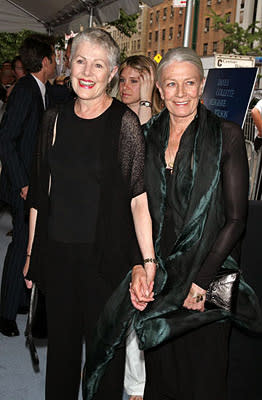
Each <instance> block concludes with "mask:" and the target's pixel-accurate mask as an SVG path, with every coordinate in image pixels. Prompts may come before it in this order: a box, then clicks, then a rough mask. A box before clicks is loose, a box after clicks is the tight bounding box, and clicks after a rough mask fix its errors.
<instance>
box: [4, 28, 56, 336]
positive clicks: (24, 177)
mask: <svg viewBox="0 0 262 400" xmlns="http://www.w3.org/2000/svg"><path fill="white" fill-rule="evenodd" d="M20 56H21V60H22V63H23V65H24V67H25V69H26V71H27V72H28V74H27V75H26V76H25V77H23V78H21V79H20V80H19V81H18V82H17V84H16V85H15V87H14V89H13V91H12V93H11V95H10V97H9V100H8V103H7V107H6V112H5V114H4V116H3V119H2V122H1V125H0V159H1V161H2V173H1V178H0V198H1V199H2V200H3V201H5V202H6V203H7V204H9V205H10V207H11V213H12V218H13V237H12V242H11V243H10V245H9V246H8V249H7V253H6V257H5V262H4V268H3V276H2V285H1V301H0V332H1V333H2V334H4V335H6V336H17V335H19V331H18V328H17V325H16V321H15V320H16V315H17V313H18V311H19V308H21V307H24V306H26V305H28V299H27V298H26V288H25V285H24V279H23V267H24V264H25V260H26V257H27V256H28V257H29V256H30V255H29V254H28V255H27V254H26V248H27V240H28V217H26V216H25V212H24V202H25V200H26V196H27V191H28V185H29V175H30V169H31V163H32V156H33V152H34V148H35V145H36V140H37V131H38V127H39V123H40V121H41V117H42V114H43V112H44V110H45V108H46V106H47V100H46V93H45V92H46V87H45V84H46V82H47V80H48V79H50V78H52V77H53V76H54V74H55V67H56V61H55V53H54V47H53V44H52V43H51V41H50V40H49V38H48V37H47V36H45V35H40V34H34V35H32V36H30V37H28V38H27V39H25V41H24V43H23V44H22V46H21V49H20Z"/></svg>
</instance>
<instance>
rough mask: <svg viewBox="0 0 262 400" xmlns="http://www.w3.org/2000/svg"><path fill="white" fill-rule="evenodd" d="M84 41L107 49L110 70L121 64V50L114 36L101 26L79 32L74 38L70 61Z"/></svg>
mask: <svg viewBox="0 0 262 400" xmlns="http://www.w3.org/2000/svg"><path fill="white" fill-rule="evenodd" d="M82 42H89V43H91V44H95V45H98V46H101V47H102V48H104V49H105V50H106V51H107V54H108V61H109V66H110V70H111V71H112V70H113V68H114V67H116V66H119V64H120V50H119V46H118V44H117V43H116V42H115V40H114V39H113V38H112V36H111V35H110V34H109V33H108V32H106V31H105V30H104V29H101V28H88V29H87V30H86V31H84V32H80V33H78V35H76V36H75V37H74V39H73V43H72V49H71V55H70V61H71V60H72V58H73V57H74V54H75V52H76V49H77V47H78V46H79V44H80V43H82Z"/></svg>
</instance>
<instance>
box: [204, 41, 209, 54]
mask: <svg viewBox="0 0 262 400" xmlns="http://www.w3.org/2000/svg"><path fill="white" fill-rule="evenodd" d="M207 50H208V43H204V45H203V56H207Z"/></svg>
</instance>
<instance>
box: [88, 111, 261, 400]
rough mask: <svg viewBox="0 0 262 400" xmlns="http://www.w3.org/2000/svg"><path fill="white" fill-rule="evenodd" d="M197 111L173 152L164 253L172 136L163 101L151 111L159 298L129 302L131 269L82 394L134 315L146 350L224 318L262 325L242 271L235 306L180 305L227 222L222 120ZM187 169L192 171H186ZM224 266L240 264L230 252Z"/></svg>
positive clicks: (104, 321)
mask: <svg viewBox="0 0 262 400" xmlns="http://www.w3.org/2000/svg"><path fill="white" fill-rule="evenodd" d="M197 119H198V120H197V123H196V125H195V126H196V127H197V129H196V130H195V129H190V128H189V129H188V130H187V131H186V132H185V133H184V134H183V136H182V139H181V143H180V147H179V151H178V153H177V156H176V163H175V166H174V173H173V174H174V176H173V181H172V182H173V183H172V185H173V186H172V195H173V197H174V199H173V201H174V204H176V208H177V210H179V211H177V210H176V212H179V213H180V215H182V218H181V221H182V222H181V223H178V226H176V227H175V230H176V237H177V239H176V242H175V243H174V246H173V250H172V253H171V255H170V256H169V257H168V258H167V259H164V258H163V256H162V254H161V249H160V247H161V246H160V243H161V231H162V228H163V221H164V216H165V204H166V195H167V193H166V189H167V188H166V177H165V166H166V164H165V150H166V147H167V144H168V138H169V113H168V111H167V110H166V109H165V110H164V111H163V112H162V113H160V114H159V115H157V116H155V117H153V118H152V120H151V121H150V122H149V124H148V125H147V127H146V132H145V134H146V143H147V148H146V164H145V180H146V188H147V193H148V199H149V208H150V213H151V217H152V222H153V236H154V243H155V252H156V257H157V259H158V261H159V269H158V270H157V274H156V278H155V287H154V291H155V301H154V302H152V303H149V305H148V306H147V308H146V309H145V310H144V311H143V312H139V311H136V310H135V309H134V308H133V307H132V305H131V302H130V300H129V291H128V289H129V283H130V280H131V272H129V274H128V275H127V276H126V278H125V279H124V281H123V282H122V283H121V285H120V286H119V287H118V288H117V290H116V291H115V292H114V294H113V295H112V296H111V298H110V299H109V301H108V303H107V304H106V307H105V309H104V312H103V314H102V315H101V316H100V320H99V323H98V326H97V333H96V337H95V340H94V346H93V350H92V353H90V354H88V355H87V363H86V366H85V371H84V379H83V398H84V400H91V399H92V398H93V396H94V394H95V392H96V390H97V387H98V384H99V381H100V378H101V377H102V375H103V372H104V370H105V367H106V364H107V363H108V362H109V361H110V360H111V359H112V357H113V356H114V352H115V350H116V349H117V348H118V347H119V346H120V345H121V344H124V339H125V335H126V332H127V329H128V327H129V325H130V323H133V326H134V328H135V330H136V332H137V335H138V337H139V341H140V348H141V349H144V350H145V349H149V348H151V347H154V346H156V345H158V344H160V343H162V342H163V341H165V340H167V339H170V338H172V337H175V336H179V335H181V334H183V333H185V332H188V331H190V330H192V329H195V328H197V327H200V326H202V325H205V324H209V323H211V322H215V321H219V320H225V319H227V318H230V319H231V320H232V321H233V322H234V323H236V324H237V325H238V326H240V327H242V328H244V329H247V330H249V331H252V332H256V333H261V332H262V318H261V310H260V306H259V302H258V299H257V298H256V296H255V294H254V292H253V290H252V289H251V288H250V287H249V286H248V285H247V284H246V283H245V282H244V281H243V279H242V278H241V280H240V286H239V294H238V299H237V304H236V310H235V312H234V314H232V313H229V312H227V311H223V310H219V309H216V310H208V311H205V312H203V313H200V312H197V311H190V310H187V309H185V308H183V307H182V305H183V302H184V299H185V298H186V296H187V294H188V292H189V289H190V287H191V284H192V282H194V279H195V277H196V275H197V273H198V271H199V269H200V268H201V265H202V264H203V262H204V260H205V259H206V257H207V255H208V254H209V252H210V250H211V248H212V245H213V243H214V242H215V239H216V237H217V235H218V232H219V231H220V230H221V228H222V227H223V225H224V223H225V216H224V208H223V197H222V186H221V179H220V162H221V155H222V132H221V124H220V120H219V118H217V117H216V116H215V115H214V114H212V113H211V112H209V111H208V110H207V109H206V108H205V107H204V106H199V108H198V117H197ZM189 174H191V175H190V176H191V179H187V177H188V176H189ZM175 220H176V219H175ZM223 267H225V268H229V269H232V270H236V269H237V268H238V266H237V263H236V261H235V260H234V259H233V258H232V257H231V256H230V255H229V256H228V258H227V259H226V260H225V262H224V265H223V266H222V268H223Z"/></svg>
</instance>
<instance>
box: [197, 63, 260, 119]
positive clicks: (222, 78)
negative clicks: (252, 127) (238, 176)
mask: <svg viewBox="0 0 262 400" xmlns="http://www.w3.org/2000/svg"><path fill="white" fill-rule="evenodd" d="M257 71H258V68H221V69H217V68H214V69H210V70H209V71H208V75H207V79H206V84H205V88H204V92H203V96H202V99H203V103H204V104H205V106H206V107H207V108H208V109H209V110H211V111H213V113H215V114H216V115H218V116H219V117H221V118H224V119H227V120H229V121H233V122H236V123H237V124H238V125H240V126H241V127H242V126H243V124H244V122H245V117H246V113H247V109H248V105H249V102H250V99H251V96H252V93H253V90H254V86H255V82H256V77H257Z"/></svg>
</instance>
